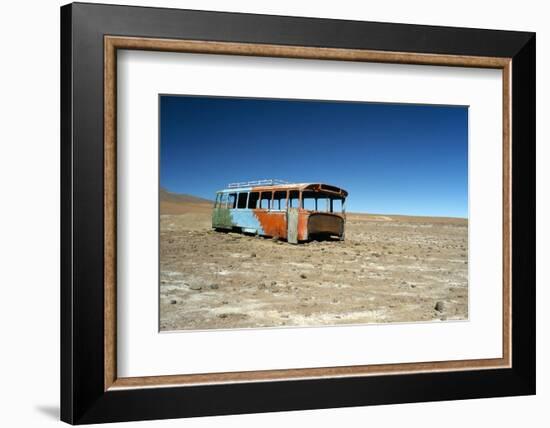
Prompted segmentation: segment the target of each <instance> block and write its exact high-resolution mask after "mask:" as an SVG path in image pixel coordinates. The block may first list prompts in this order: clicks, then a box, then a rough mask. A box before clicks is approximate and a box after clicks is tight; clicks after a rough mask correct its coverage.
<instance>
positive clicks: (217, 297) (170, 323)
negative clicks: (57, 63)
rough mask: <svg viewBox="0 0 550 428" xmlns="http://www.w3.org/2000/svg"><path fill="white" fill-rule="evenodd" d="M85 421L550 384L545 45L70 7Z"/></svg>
mask: <svg viewBox="0 0 550 428" xmlns="http://www.w3.org/2000/svg"><path fill="white" fill-rule="evenodd" d="M61 54H62V58H61V61H62V62H61V74H62V75H61V83H62V85H61V88H62V90H61V104H62V111H61V128H62V138H61V156H62V159H61V160H62V162H61V164H62V171H61V187H62V188H61V190H62V207H61V212H62V219H61V220H62V235H61V242H62V265H61V269H62V283H61V338H62V343H61V356H62V361H61V368H62V370H61V374H62V376H61V389H62V396H61V403H62V404H61V410H62V415H61V417H62V420H64V421H66V422H69V423H72V424H84V423H97V422H115V421H129V420H144V419H161V418H176V417H189V416H201V415H222V414H231V413H250V412H269V411H280V410H297V409H314V408H327V407H343V406H362V405H371V404H387V403H405V402H416V401H434V400H451V399H463V398H477V397H495V396H510V395H527V394H534V393H535V258H534V255H535V209H534V208H535V184H534V183H535V181H534V180H535V35H534V34H533V33H524V32H509V31H495V30H480V29H464V28H445V27H428V26H417V25H407V24H389V23H371V22H352V21H338V20H326V19H311V18H291V17H280V16H265V15H248V14H233V13H219V12H204V11H201V12H199V11H190V10H175V9H156V8H140V7H127V6H107V5H92V4H78V3H76V4H70V5H67V6H64V7H62V8H61Z"/></svg>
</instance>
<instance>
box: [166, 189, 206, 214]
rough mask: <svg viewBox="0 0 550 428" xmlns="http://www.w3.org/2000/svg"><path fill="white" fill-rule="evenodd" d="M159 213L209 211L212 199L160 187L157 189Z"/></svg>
mask: <svg viewBox="0 0 550 428" xmlns="http://www.w3.org/2000/svg"><path fill="white" fill-rule="evenodd" d="M159 200H160V213H161V214H186V213H192V212H210V211H211V210H212V206H213V205H214V201H210V200H208V199H204V198H199V197H198V196H193V195H187V194H185V193H172V192H169V191H167V190H166V189H163V188H161V189H160V191H159Z"/></svg>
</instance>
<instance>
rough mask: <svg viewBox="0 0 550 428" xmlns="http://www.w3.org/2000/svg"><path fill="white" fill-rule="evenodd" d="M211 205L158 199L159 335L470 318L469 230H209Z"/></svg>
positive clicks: (451, 222)
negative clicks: (299, 235)
mask: <svg viewBox="0 0 550 428" xmlns="http://www.w3.org/2000/svg"><path fill="white" fill-rule="evenodd" d="M211 206H212V204H211V203H210V202H209V201H205V200H203V199H200V198H196V197H193V196H187V195H173V194H169V193H167V192H161V202H160V212H161V216H160V330H161V331H172V330H187V329H193V330H202V329H226V328H258V327H281V326H320V325H336V324H363V323H395V322H426V321H434V322H441V321H445V320H464V319H467V318H468V222H467V220H466V219H455V218H442V217H407V216H394V215H374V214H353V213H351V214H347V222H346V239H345V241H336V240H335V241H322V242H316V241H314V242H308V243H302V244H299V245H292V244H288V243H286V242H285V241H280V240H276V239H270V238H262V237H254V236H248V235H241V234H237V233H221V232H216V231H214V230H212V229H211V223H210V222H211V219H210V214H211Z"/></svg>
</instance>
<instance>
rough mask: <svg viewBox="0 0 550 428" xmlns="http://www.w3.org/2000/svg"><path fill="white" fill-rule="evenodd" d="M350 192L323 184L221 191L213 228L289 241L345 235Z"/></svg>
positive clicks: (216, 203)
mask: <svg viewBox="0 0 550 428" xmlns="http://www.w3.org/2000/svg"><path fill="white" fill-rule="evenodd" d="M347 195H348V193H347V192H346V191H345V190H343V189H341V188H339V187H335V186H331V185H328V184H322V183H301V184H277V185H261V186H248V187H246V186H243V187H237V188H235V187H234V188H228V189H224V190H220V191H219V192H217V194H216V202H215V204H214V210H213V213H212V227H213V228H215V229H221V230H237V231H241V232H245V233H252V234H257V235H261V236H269V237H278V238H281V239H286V240H287V241H288V242H291V243H297V242H299V241H307V240H309V239H311V238H314V237H317V236H334V237H338V238H340V239H344V236H345V223H346V215H345V200H346V197H347Z"/></svg>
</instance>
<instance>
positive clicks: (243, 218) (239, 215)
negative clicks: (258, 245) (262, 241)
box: [231, 209, 264, 235]
mask: <svg viewBox="0 0 550 428" xmlns="http://www.w3.org/2000/svg"><path fill="white" fill-rule="evenodd" d="M231 221H232V223H233V224H234V225H235V226H237V227H242V228H243V229H252V230H255V231H257V233H259V234H260V235H263V234H264V230H263V228H262V225H261V224H260V221H259V220H258V217H256V215H255V214H254V210H249V209H240V210H231ZM247 232H250V230H247Z"/></svg>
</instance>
